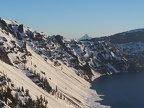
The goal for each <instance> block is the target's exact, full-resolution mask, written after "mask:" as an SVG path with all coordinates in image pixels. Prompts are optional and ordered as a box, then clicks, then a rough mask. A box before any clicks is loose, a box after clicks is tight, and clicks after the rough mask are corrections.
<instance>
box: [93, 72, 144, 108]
mask: <svg viewBox="0 0 144 108" xmlns="http://www.w3.org/2000/svg"><path fill="white" fill-rule="evenodd" d="M92 89H95V90H96V91H97V93H98V94H99V95H104V96H101V98H102V99H103V100H102V101H99V103H101V104H102V105H108V106H111V107H112V108H144V72H139V73H131V74H130V73H129V74H118V75H109V76H102V77H99V78H97V79H95V80H94V81H93V83H92Z"/></svg>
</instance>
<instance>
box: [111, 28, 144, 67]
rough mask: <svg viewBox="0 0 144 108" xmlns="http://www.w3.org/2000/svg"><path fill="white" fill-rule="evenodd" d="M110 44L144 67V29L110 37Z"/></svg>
mask: <svg viewBox="0 0 144 108" xmlns="http://www.w3.org/2000/svg"><path fill="white" fill-rule="evenodd" d="M109 39H110V42H112V43H114V44H115V45H116V47H117V48H118V49H119V50H120V51H121V52H122V53H123V54H124V56H126V57H127V58H128V59H130V60H134V61H137V62H139V63H140V65H142V66H144V56H143V54H144V48H143V45H144V29H135V30H130V31H126V32H122V33H117V34H115V35H112V36H109Z"/></svg>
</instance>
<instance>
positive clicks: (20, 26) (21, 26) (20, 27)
mask: <svg viewBox="0 0 144 108" xmlns="http://www.w3.org/2000/svg"><path fill="white" fill-rule="evenodd" d="M18 31H19V32H21V33H23V24H21V25H19V26H18Z"/></svg>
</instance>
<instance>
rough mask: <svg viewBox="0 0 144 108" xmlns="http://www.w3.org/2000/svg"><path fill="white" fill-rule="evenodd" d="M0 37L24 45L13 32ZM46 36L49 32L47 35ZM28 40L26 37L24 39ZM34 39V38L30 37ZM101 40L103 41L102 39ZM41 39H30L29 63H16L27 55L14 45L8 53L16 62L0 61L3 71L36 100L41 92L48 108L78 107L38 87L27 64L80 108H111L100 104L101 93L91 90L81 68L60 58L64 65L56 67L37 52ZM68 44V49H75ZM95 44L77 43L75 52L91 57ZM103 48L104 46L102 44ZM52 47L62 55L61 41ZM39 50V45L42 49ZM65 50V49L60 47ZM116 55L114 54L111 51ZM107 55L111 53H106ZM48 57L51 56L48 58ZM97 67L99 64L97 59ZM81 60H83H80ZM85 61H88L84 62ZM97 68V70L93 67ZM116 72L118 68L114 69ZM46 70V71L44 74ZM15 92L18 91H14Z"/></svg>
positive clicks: (9, 44)
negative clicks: (59, 44)
mask: <svg viewBox="0 0 144 108" xmlns="http://www.w3.org/2000/svg"><path fill="white" fill-rule="evenodd" d="M5 21H6V23H7V24H13V25H18V24H17V23H16V22H15V21H9V20H5ZM13 29H14V30H15V31H17V27H16V26H14V28H13ZM30 31H32V30H31V29H29V28H26V27H24V33H20V35H21V36H25V35H26V32H30ZM37 33H38V32H36V31H35V32H34V35H36V34H37ZM40 34H42V35H45V34H43V33H40ZM0 36H2V37H5V38H6V39H7V42H5V43H4V46H5V47H6V48H7V47H8V48H9V49H10V48H13V45H12V43H11V40H13V41H15V42H16V46H17V47H20V48H21V47H22V42H21V41H19V40H17V39H16V38H15V37H14V36H13V35H11V34H9V35H7V34H5V33H3V32H2V30H0ZM45 36H46V35H45ZM83 39H91V37H90V36H88V35H87V34H86V35H84V36H83V37H82V38H81V39H80V40H83ZM24 40H25V39H24ZM31 41H32V40H31ZM65 41H67V43H72V42H79V41H77V40H76V41H75V40H74V41H72V40H65ZM99 43H100V42H99ZM40 44H42V43H39V42H38V41H32V42H27V44H26V45H27V51H28V52H30V54H32V56H26V58H27V59H26V60H27V61H26V62H27V63H26V64H24V63H22V62H20V63H19V64H15V63H14V62H16V61H18V57H19V59H20V60H23V58H22V56H23V55H24V54H25V52H17V50H18V48H17V47H16V48H14V51H13V52H12V53H9V54H8V57H9V59H10V61H11V63H12V64H13V66H11V65H8V64H6V63H4V62H3V61H0V71H1V72H4V73H5V74H7V76H8V77H9V78H10V79H11V80H12V82H13V83H14V84H15V85H16V87H22V86H23V87H24V89H28V90H29V92H30V95H31V97H32V98H33V99H36V97H37V96H40V95H42V96H43V97H45V98H46V99H47V100H48V108H57V107H59V108H76V107H78V106H75V105H73V104H70V102H68V100H62V99H58V98H57V97H56V96H53V95H51V94H49V93H48V92H46V91H45V90H43V89H42V88H40V87H39V86H38V84H40V82H39V83H35V82H38V79H37V78H33V79H30V78H29V77H30V76H32V75H33V74H32V73H30V72H29V71H27V70H24V66H25V67H26V68H28V69H29V70H32V71H36V72H37V73H39V74H40V75H41V76H42V77H43V78H46V79H47V80H48V82H49V83H50V85H51V87H52V88H53V89H55V88H56V87H57V89H58V91H59V92H60V93H62V94H64V95H65V96H66V97H68V98H69V99H71V100H72V101H74V102H75V103H76V104H78V105H79V106H80V107H81V108H89V107H91V108H109V107H108V106H103V105H100V104H99V103H98V102H96V101H99V100H101V98H100V97H99V95H98V94H97V93H96V91H95V90H92V89H90V87H91V84H90V83H89V82H87V81H86V80H84V79H83V78H81V77H79V76H78V75H77V73H78V71H77V70H75V69H74V68H72V67H67V66H66V65H64V64H63V63H62V61H60V60H58V62H59V63H61V66H54V62H52V61H50V60H49V59H47V60H44V58H45V57H47V56H44V55H39V54H38V51H39V50H38V46H40ZM72 45H74V44H71V46H70V45H69V48H72ZM84 45H85V46H86V49H85V52H86V54H85V55H84V56H82V55H81V54H82V53H83V52H84ZM93 45H94V43H92V42H83V43H82V45H77V46H76V48H74V49H72V50H73V51H74V52H73V53H74V54H77V55H78V57H79V59H80V58H81V57H83V59H86V58H87V57H89V56H90V55H91V53H92V50H91V48H90V47H91V46H93ZM103 47H104V46H103ZM48 48H49V50H50V51H51V52H52V54H53V55H55V57H59V55H58V52H56V51H57V50H56V49H58V51H60V50H59V49H60V48H59V47H58V44H55V43H54V42H51V44H50V45H48ZM39 49H40V48H39ZM41 49H42V48H41ZM104 50H105V51H106V53H107V52H108V51H107V50H106V49H105V47H104ZM61 52H63V50H61ZM63 53H64V54H65V56H66V57H65V60H66V61H69V59H68V58H69V57H70V56H67V55H68V54H67V52H63ZM93 53H94V54H95V55H97V54H98V52H97V51H93ZM111 54H112V55H113V56H115V57H116V55H114V53H111ZM107 57H108V55H107ZM47 58H48V57H47ZM90 60H91V61H92V59H90ZM94 62H95V64H96V65H97V66H99V65H100V64H99V63H98V62H96V60H95V61H94ZM80 63H82V61H80ZM84 63H85V62H84ZM109 67H110V68H113V67H112V66H110V65H109ZM92 71H94V70H92ZM115 71H116V70H115ZM42 72H44V73H45V74H43V73H42ZM93 73H94V76H95V78H97V77H99V76H100V74H98V73H95V72H93ZM12 92H14V94H15V93H16V92H15V91H12ZM18 94H19V95H20V96H21V100H24V98H22V95H23V94H22V93H21V92H19V93H18Z"/></svg>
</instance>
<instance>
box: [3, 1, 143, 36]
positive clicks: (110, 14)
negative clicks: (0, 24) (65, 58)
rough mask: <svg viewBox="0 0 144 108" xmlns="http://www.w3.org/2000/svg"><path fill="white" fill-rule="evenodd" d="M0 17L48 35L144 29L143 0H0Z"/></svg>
mask: <svg viewBox="0 0 144 108" xmlns="http://www.w3.org/2000/svg"><path fill="white" fill-rule="evenodd" d="M0 4H1V5H0V17H1V18H3V19H9V20H16V21H17V22H18V23H20V24H21V23H22V24H24V25H25V26H27V27H30V28H32V29H34V30H37V31H42V32H45V33H46V34H48V35H57V34H60V35H63V36H64V37H66V38H79V37H81V36H83V35H85V34H88V35H90V36H92V37H99V36H107V35H112V34H115V33H118V32H123V31H127V30H131V29H137V28H144V14H143V11H144V0H1V1H0Z"/></svg>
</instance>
